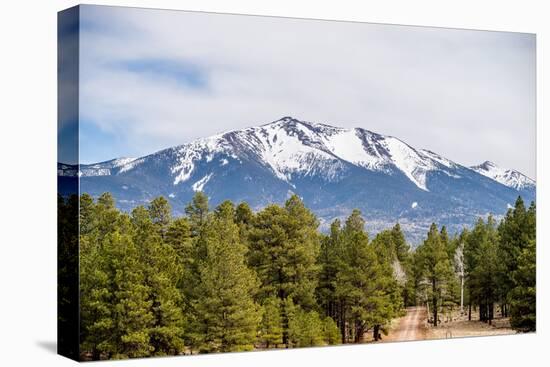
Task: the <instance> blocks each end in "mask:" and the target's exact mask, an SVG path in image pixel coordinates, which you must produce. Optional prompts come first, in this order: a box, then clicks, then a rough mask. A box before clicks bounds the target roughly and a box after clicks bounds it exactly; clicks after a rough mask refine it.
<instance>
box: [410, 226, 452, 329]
mask: <svg viewBox="0 0 550 367" xmlns="http://www.w3.org/2000/svg"><path fill="white" fill-rule="evenodd" d="M418 251H419V256H420V257H421V261H422V269H423V275H424V277H425V279H426V281H427V285H428V287H427V291H428V295H429V299H430V307H431V310H430V311H431V313H432V318H433V325H434V326H437V324H438V311H439V307H440V305H441V304H442V303H443V302H444V301H445V297H446V293H447V291H448V288H449V285H450V284H451V282H452V280H453V279H452V277H453V269H452V265H451V261H450V260H449V258H448V254H447V248H446V247H445V244H444V242H443V241H442V240H441V235H440V233H439V231H438V230H437V226H436V225H435V223H432V225H431V227H430V230H429V232H428V237H427V238H426V240H425V241H424V243H423V244H422V245H421V246H420V247H419V248H418Z"/></svg>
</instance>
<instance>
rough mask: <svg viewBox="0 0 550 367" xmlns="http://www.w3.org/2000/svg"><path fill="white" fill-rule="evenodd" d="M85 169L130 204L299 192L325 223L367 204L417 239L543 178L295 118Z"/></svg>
mask: <svg viewBox="0 0 550 367" xmlns="http://www.w3.org/2000/svg"><path fill="white" fill-rule="evenodd" d="M514 172H515V171H514ZM80 175H81V186H80V187H81V191H82V192H88V193H90V194H92V195H94V196H97V195H100V194H101V193H102V192H105V191H109V192H112V193H113V195H114V196H115V198H116V199H117V204H118V205H119V207H121V208H122V209H125V210H130V209H131V208H133V207H134V206H136V205H139V204H146V203H147V202H148V201H149V200H151V199H152V198H154V197H155V196H158V195H164V196H166V197H167V198H169V200H170V201H171V202H172V205H173V208H174V211H175V212H176V213H181V212H182V211H183V208H184V205H185V203H187V202H188V201H189V200H190V199H191V197H192V196H193V195H194V193H195V192H196V191H204V192H205V193H206V194H207V195H208V196H209V197H210V200H211V203H212V204H213V205H216V204H217V203H219V202H221V201H223V200H226V199H230V200H233V201H235V202H239V201H242V200H244V201H247V202H248V203H249V204H250V205H251V206H252V207H253V208H255V209H260V208H262V207H263V206H265V205H267V204H269V203H273V202H275V203H281V202H283V201H284V200H285V199H286V198H287V197H288V196H289V195H291V194H292V193H296V194H298V195H300V196H301V197H302V198H303V200H304V201H305V203H306V205H307V206H308V207H310V208H312V210H314V211H315V212H316V214H317V215H318V216H319V218H320V220H321V223H322V226H325V227H326V226H327V225H328V223H330V221H332V220H333V219H335V218H341V217H345V216H347V215H349V214H350V212H351V210H352V209H353V208H359V209H361V210H362V212H363V214H364V216H365V217H366V219H367V223H368V227H369V229H371V230H377V229H381V228H384V227H386V226H388V225H391V224H393V223H395V222H396V221H399V222H400V223H401V224H402V227H404V228H405V231H406V232H407V234H408V236H409V238H411V239H412V240H416V239H418V238H420V237H419V236H420V235H423V232H424V230H425V229H427V227H428V226H429V224H430V223H431V222H432V221H435V222H438V223H440V224H446V225H448V226H450V227H451V228H450V229H453V228H455V229H458V228H460V227H461V226H463V225H465V224H468V225H469V224H471V222H472V221H473V218H475V216H477V215H486V214H487V213H494V214H497V215H498V214H503V213H504V212H505V210H506V208H507V206H508V205H510V204H513V203H514V201H515V199H516V198H517V196H518V194H519V193H520V191H521V195H522V196H524V199H525V200H533V199H534V193H535V186H534V182H532V186H530V185H527V184H523V186H512V185H506V184H504V183H503V182H502V181H500V179H499V178H497V177H496V176H495V177H492V176H490V175H485V174H484V173H482V172H480V171H479V170H478V169H477V167H476V168H472V169H471V168H468V167H465V166H462V165H460V164H458V163H455V162H452V161H451V160H449V159H446V158H444V157H442V156H440V155H438V154H436V153H434V152H431V151H429V150H423V149H415V148H413V147H411V146H410V145H408V144H406V143H405V142H403V141H401V140H400V139H398V138H396V137H392V136H384V135H380V134H377V133H374V132H371V131H368V130H365V129H362V128H355V129H346V128H340V127H335V126H331V125H326V124H319V123H311V122H306V121H300V120H297V119H294V118H291V117H284V118H282V119H280V120H277V121H274V122H272V123H269V124H265V125H261V126H256V127H250V128H246V129H242V130H235V131H230V132H226V133H222V134H219V135H215V136H211V137H208V138H203V139H198V140H195V141H193V142H190V143H188V144H183V145H180V146H177V147H173V148H168V149H165V150H162V151H159V152H157V153H154V154H151V155H148V156H145V157H141V158H118V159H113V160H110V161H107V162H101V163H96V164H89V165H80ZM498 177H501V176H498ZM523 177H525V176H523ZM507 182H508V181H507Z"/></svg>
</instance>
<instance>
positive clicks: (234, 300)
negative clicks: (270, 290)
mask: <svg viewBox="0 0 550 367" xmlns="http://www.w3.org/2000/svg"><path fill="white" fill-rule="evenodd" d="M226 208H227V206H223V207H219V208H218V210H216V215H215V217H214V218H213V219H210V221H209V222H208V223H206V224H205V225H206V228H205V237H204V241H205V242H204V245H205V256H204V258H203V259H200V260H199V262H200V263H199V266H198V271H199V278H200V283H199V284H198V285H197V287H198V291H197V292H196V293H195V294H196V298H195V299H194V300H193V310H194V312H195V315H194V316H195V318H194V320H193V321H194V326H193V328H194V330H193V332H194V333H195V334H196V335H195V340H197V341H198V343H199V347H200V350H201V351H204V352H230V351H243V350H251V349H252V348H253V347H254V342H255V340H256V333H257V330H258V326H259V322H260V317H261V315H260V308H259V306H258V305H257V304H256V303H255V302H254V299H253V297H254V296H255V294H256V293H257V291H258V289H257V288H258V282H257V279H256V276H255V274H254V272H253V271H251V270H250V269H249V268H248V267H247V266H246V262H245V259H246V258H245V256H246V247H245V246H244V245H243V244H242V243H240V242H239V232H238V226H237V225H236V224H235V223H234V221H233V216H232V215H228V213H227V211H226V210H225V209H226Z"/></svg>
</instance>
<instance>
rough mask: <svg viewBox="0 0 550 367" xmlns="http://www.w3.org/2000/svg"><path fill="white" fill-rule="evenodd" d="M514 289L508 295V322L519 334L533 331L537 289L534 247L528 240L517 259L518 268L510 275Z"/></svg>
mask: <svg viewBox="0 0 550 367" xmlns="http://www.w3.org/2000/svg"><path fill="white" fill-rule="evenodd" d="M512 278H513V280H514V284H515V287H514V288H513V289H512V290H511V292H510V293H511V294H510V322H511V324H512V327H513V328H514V329H516V330H519V331H521V332H529V331H535V330H536V327H537V322H536V307H537V289H536V278H537V271H536V246H535V241H534V240H529V242H528V243H527V246H526V247H525V248H524V249H523V250H522V252H521V254H520V255H519V257H518V268H517V270H515V271H514V272H513V274H512Z"/></svg>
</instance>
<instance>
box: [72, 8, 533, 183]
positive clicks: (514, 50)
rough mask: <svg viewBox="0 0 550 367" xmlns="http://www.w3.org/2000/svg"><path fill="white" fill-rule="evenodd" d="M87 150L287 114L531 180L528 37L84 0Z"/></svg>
mask: <svg viewBox="0 0 550 367" xmlns="http://www.w3.org/2000/svg"><path fill="white" fill-rule="evenodd" d="M80 44H81V54H80V56H81V57H80V61H81V65H80V79H81V80H80V126H81V128H80V136H81V145H80V159H81V162H83V163H90V162H98V161H103V160H107V159H111V158H114V157H122V156H125V157H128V156H142V155H145V154H149V153H152V152H154V151H157V150H160V149H163V148H167V147H170V146H174V145H179V144H183V143H186V142H189V141H191V140H193V139H196V138H198V137H203V136H208V135H212V134H216V133H219V132H222V131H226V130H232V129H238V128H242V127H247V126H253V125H259V124H264V123H267V122H270V121H273V120H276V119H278V118H280V117H282V116H287V115H290V116H294V117H296V118H300V119H304V120H308V121H316V122H324V123H329V124H333V125H337V126H346V127H353V126H357V127H363V128H366V129H369V130H372V131H375V132H379V133H382V134H388V135H394V136H397V137H399V138H401V139H402V140H404V141H406V142H407V143H409V144H411V145H412V146H414V147H417V148H426V149H430V150H432V151H435V152H438V153H439V154H442V155H444V156H446V157H448V158H450V159H452V160H454V161H456V162H459V163H462V164H465V165H473V164H478V163H481V162H482V161H484V160H491V161H494V162H496V163H497V164H499V165H501V166H503V167H510V168H515V169H519V170H521V171H522V172H524V173H525V174H527V175H529V176H531V177H533V178H534V177H535V170H536V169H535V37H534V35H530V34H519V33H504V32H484V31H466V30H454V29H443V28H427V27H406V26H391V25H380V24H365V23H350V22H329V21H313V20H297V19H289V18H272V17H254V16H235V15H223V14H207V13H192V12H182V11H163V10H148V9H138V8H117V7H98V6H89V5H85V6H83V7H82V12H81V36H80Z"/></svg>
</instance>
